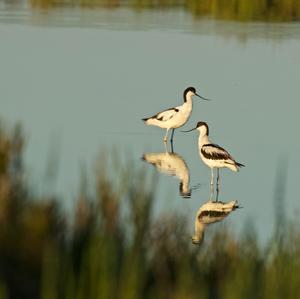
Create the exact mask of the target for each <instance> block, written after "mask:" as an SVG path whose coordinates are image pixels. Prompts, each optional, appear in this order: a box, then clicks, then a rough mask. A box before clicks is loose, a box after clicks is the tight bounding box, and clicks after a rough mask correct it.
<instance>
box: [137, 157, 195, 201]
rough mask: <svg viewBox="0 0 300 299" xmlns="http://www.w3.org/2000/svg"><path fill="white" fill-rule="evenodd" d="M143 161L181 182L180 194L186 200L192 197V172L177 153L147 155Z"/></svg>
mask: <svg viewBox="0 0 300 299" xmlns="http://www.w3.org/2000/svg"><path fill="white" fill-rule="evenodd" d="M142 159H143V160H144V161H146V162H148V163H150V164H152V165H154V166H155V167H156V169H157V171H159V172H162V173H164V174H167V175H170V176H176V177H177V178H178V179H179V180H180V184H179V193H180V195H181V196H182V197H184V198H189V197H191V190H190V187H189V184H190V172H189V168H188V166H187V165H186V163H185V161H184V159H183V158H182V157H181V156H180V155H178V154H176V153H169V152H164V153H145V154H144V155H143V157H142Z"/></svg>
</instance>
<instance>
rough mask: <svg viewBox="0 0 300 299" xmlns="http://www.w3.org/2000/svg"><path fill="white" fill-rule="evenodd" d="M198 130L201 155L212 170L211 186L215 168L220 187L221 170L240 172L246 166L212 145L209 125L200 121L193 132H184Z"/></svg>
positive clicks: (222, 149)
mask: <svg viewBox="0 0 300 299" xmlns="http://www.w3.org/2000/svg"><path fill="white" fill-rule="evenodd" d="M195 129H197V130H198V131H199V133H200V135H199V143H198V144H199V154H200V157H201V159H202V161H203V162H204V164H206V165H207V166H208V167H210V168H211V181H210V184H211V186H212V185H213V182H214V168H217V171H218V176H217V184H218V185H219V168H223V167H226V168H229V169H231V170H232V171H235V172H237V171H239V168H240V167H243V166H245V165H243V164H241V163H238V162H236V161H235V160H234V158H233V157H232V156H231V155H230V154H229V153H228V152H227V151H226V150H225V149H224V148H222V147H220V146H219V145H217V144H214V143H211V141H210V140H209V138H208V135H209V129H208V125H207V124H206V123H205V122H202V121H199V122H198V123H197V126H196V127H195V128H193V129H191V130H188V131H184V132H190V131H193V130H195Z"/></svg>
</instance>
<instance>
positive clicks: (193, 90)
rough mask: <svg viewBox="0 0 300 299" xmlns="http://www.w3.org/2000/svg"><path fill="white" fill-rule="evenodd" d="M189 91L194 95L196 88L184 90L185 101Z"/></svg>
mask: <svg viewBox="0 0 300 299" xmlns="http://www.w3.org/2000/svg"><path fill="white" fill-rule="evenodd" d="M189 91H191V92H193V93H196V88H195V87H188V88H186V89H185V90H184V92H183V98H184V100H185V98H186V95H187V93H188V92H189Z"/></svg>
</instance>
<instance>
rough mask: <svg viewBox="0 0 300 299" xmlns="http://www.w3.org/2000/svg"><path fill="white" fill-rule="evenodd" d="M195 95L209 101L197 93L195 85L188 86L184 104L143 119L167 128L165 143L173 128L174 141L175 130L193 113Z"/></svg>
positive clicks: (147, 122) (148, 123)
mask: <svg viewBox="0 0 300 299" xmlns="http://www.w3.org/2000/svg"><path fill="white" fill-rule="evenodd" d="M194 95H195V96H198V97H199V98H201V99H203V100H206V101H209V99H206V98H203V97H202V96H200V95H199V94H197V93H196V89H195V88H194V87H188V88H186V89H185V91H184V93H183V100H184V103H183V104H182V105H180V106H177V107H174V108H170V109H167V110H164V111H161V112H158V113H157V114H155V115H153V116H151V117H148V118H143V119H142V120H143V121H144V122H145V124H147V125H152V126H157V127H160V128H163V129H167V132H166V135H165V137H164V142H165V143H166V142H167V138H168V132H169V130H170V129H173V131H172V136H171V142H172V140H173V134H174V130H175V129H177V128H179V127H181V126H183V125H184V124H185V123H186V122H187V120H188V119H189V117H190V115H191V112H192V108H193V101H192V97H193V96H194Z"/></svg>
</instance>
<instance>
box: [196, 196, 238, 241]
mask: <svg viewBox="0 0 300 299" xmlns="http://www.w3.org/2000/svg"><path fill="white" fill-rule="evenodd" d="M237 208H239V206H238V204H237V201H235V200H233V201H229V202H227V203H225V202H221V201H208V202H206V203H205V204H203V205H202V206H201V207H200V208H199V210H198V212H197V215H196V218H195V233H194V236H193V237H192V242H193V243H194V244H197V245H199V244H201V243H202V241H203V238H204V231H205V229H206V228H207V226H208V225H210V224H212V223H215V222H219V221H222V220H223V219H224V218H226V217H227V216H228V215H229V214H230V213H231V212H232V211H234V210H235V209H237Z"/></svg>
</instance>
